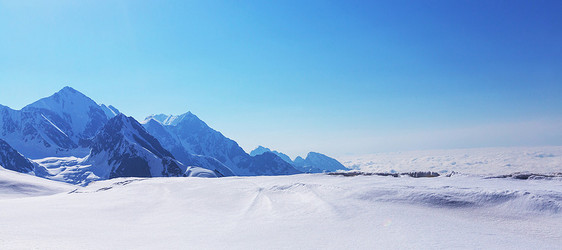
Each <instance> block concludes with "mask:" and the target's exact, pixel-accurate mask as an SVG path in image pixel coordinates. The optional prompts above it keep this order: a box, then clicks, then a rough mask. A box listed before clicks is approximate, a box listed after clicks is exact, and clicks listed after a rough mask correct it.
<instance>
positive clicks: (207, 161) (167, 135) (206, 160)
mask: <svg viewBox="0 0 562 250" xmlns="http://www.w3.org/2000/svg"><path fill="white" fill-rule="evenodd" d="M143 123H144V124H143V126H144V127H145V128H146V130H147V131H149V132H150V134H151V135H153V136H154V137H156V138H158V141H160V143H161V144H162V145H163V146H164V147H165V148H166V149H167V150H168V151H170V152H171V153H172V155H173V156H174V157H175V158H176V159H178V160H179V161H181V162H182V163H184V164H185V165H187V166H198V167H202V168H206V169H210V170H213V171H214V172H217V173H220V174H219V176H220V175H222V176H233V175H235V174H234V173H233V172H232V170H231V169H230V168H229V167H227V166H226V165H224V164H223V163H222V162H220V161H218V160H217V159H215V158H213V157H210V156H204V155H196V154H192V153H190V152H189V151H188V150H187V149H186V148H185V147H183V144H182V141H181V140H180V138H179V137H178V136H177V135H175V134H172V132H171V131H170V129H169V128H168V127H167V126H164V125H163V124H162V123H160V121H157V120H155V119H148V120H145V121H144V122H143Z"/></svg>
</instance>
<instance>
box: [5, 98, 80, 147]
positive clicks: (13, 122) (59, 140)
mask: <svg viewBox="0 0 562 250" xmlns="http://www.w3.org/2000/svg"><path fill="white" fill-rule="evenodd" d="M0 138H1V139H4V140H5V141H6V142H8V143H9V144H10V145H11V146H12V147H14V148H15V149H16V150H17V151H19V152H21V153H22V154H24V155H25V156H27V157H30V158H43V157H47V156H53V155H70V154H72V153H73V150H74V149H76V148H77V147H78V145H77V144H76V143H75V142H74V141H72V140H71V139H70V138H69V137H68V135H67V134H65V133H64V132H63V131H62V130H61V129H60V128H58V127H57V126H56V125H54V123H53V122H52V121H51V120H49V119H48V118H47V117H45V116H44V115H43V114H41V113H39V112H32V111H26V110H13V109H11V108H9V107H6V106H1V105H0Z"/></svg>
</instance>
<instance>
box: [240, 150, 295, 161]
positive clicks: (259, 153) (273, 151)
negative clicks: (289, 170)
mask: <svg viewBox="0 0 562 250" xmlns="http://www.w3.org/2000/svg"><path fill="white" fill-rule="evenodd" d="M265 152H271V153H273V154H275V155H277V156H279V157H280V158H281V159H283V160H284V161H286V162H288V163H290V164H293V161H292V160H291V157H289V156H288V155H286V154H283V153H281V152H279V151H276V150H271V149H269V148H266V147H263V146H258V147H257V148H256V149H254V150H252V152H250V155H251V156H256V155H261V154H263V153H265Z"/></svg>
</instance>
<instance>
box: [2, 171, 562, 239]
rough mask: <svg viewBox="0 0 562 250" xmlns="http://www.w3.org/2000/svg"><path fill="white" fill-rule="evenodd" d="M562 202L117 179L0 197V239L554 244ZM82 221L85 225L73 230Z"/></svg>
mask: <svg viewBox="0 0 562 250" xmlns="http://www.w3.org/2000/svg"><path fill="white" fill-rule="evenodd" d="M1 174H2V172H0V177H1V176H2V175H1ZM29 178H34V177H31V176H29ZM35 191H38V190H35ZM35 195H42V194H40V193H36V194H35ZM45 195H46V194H45ZM561 202H562V181H557V180H519V179H507V178H503V179H485V178H482V177H475V176H467V175H453V176H451V177H445V176H440V177H435V178H410V177H399V178H395V177H385V176H356V177H344V176H331V175H323V174H314V175H310V174H308V175H292V176H271V177H263V176H262V177H226V178H211V179H209V178H116V179H112V180H107V181H97V182H93V183H91V184H90V185H88V186H86V187H75V188H73V189H66V188H65V189H61V191H60V193H59V194H58V195H52V196H43V197H33V198H26V199H9V200H0V211H2V213H0V221H1V222H2V225H4V226H2V227H0V242H2V247H3V248H7V249H12V248H26V249H28V248H39V249H54V248H56V249H77V248H79V249H93V248H95V249H100V248H102V249H123V248H127V249H131V248H135V249H136V248H143V249H183V248H185V247H188V248H193V249H203V248H204V249H225V248H228V249H420V248H421V249H425V248H429V249H459V248H462V249H514V248H517V249H520V248H523V249H534V248H538V249H557V248H559V246H560V245H559V244H560V242H561V240H562V229H561V227H560V225H561V223H562V216H561V214H562V211H561V210H560V208H561ZM61 208H64V209H61ZM77 222H79V224H80V225H85V226H83V227H80V228H81V229H80V230H76V227H77ZM62 236H64V240H61V237H62Z"/></svg>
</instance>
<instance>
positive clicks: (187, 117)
mask: <svg viewBox="0 0 562 250" xmlns="http://www.w3.org/2000/svg"><path fill="white" fill-rule="evenodd" d="M157 123H159V124H160V125H162V126H157ZM143 124H144V127H145V128H146V129H147V130H148V131H149V133H151V134H153V135H154V136H155V137H156V138H157V139H158V140H161V141H162V142H163V145H164V147H166V149H168V150H170V151H171V152H173V153H174V155H177V157H178V159H181V158H183V157H181V156H180V155H185V154H193V155H204V156H208V157H212V158H215V159H217V160H218V161H220V162H221V163H223V164H224V165H226V166H227V167H228V168H230V169H231V170H232V171H233V172H234V173H235V174H236V175H284V174H296V173H299V172H300V171H298V170H296V169H295V168H294V167H293V166H292V165H290V164H288V163H286V162H285V161H283V160H281V159H279V158H278V157H277V156H275V155H273V156H271V155H269V156H264V157H252V156H250V155H248V154H247V153H246V152H245V151H244V150H243V149H242V148H241V147H240V146H238V143H236V142H235V141H233V140H231V139H229V138H227V137H225V136H224V135H222V134H221V133H220V132H218V131H216V130H214V129H212V128H211V127H209V126H208V125H207V124H206V123H205V122H203V121H202V120H200V119H199V118H198V117H197V116H195V115H194V114H192V113H191V112H187V113H185V114H182V115H179V116H174V115H163V114H160V115H152V116H149V117H147V118H146V119H145V121H144V122H143Z"/></svg>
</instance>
